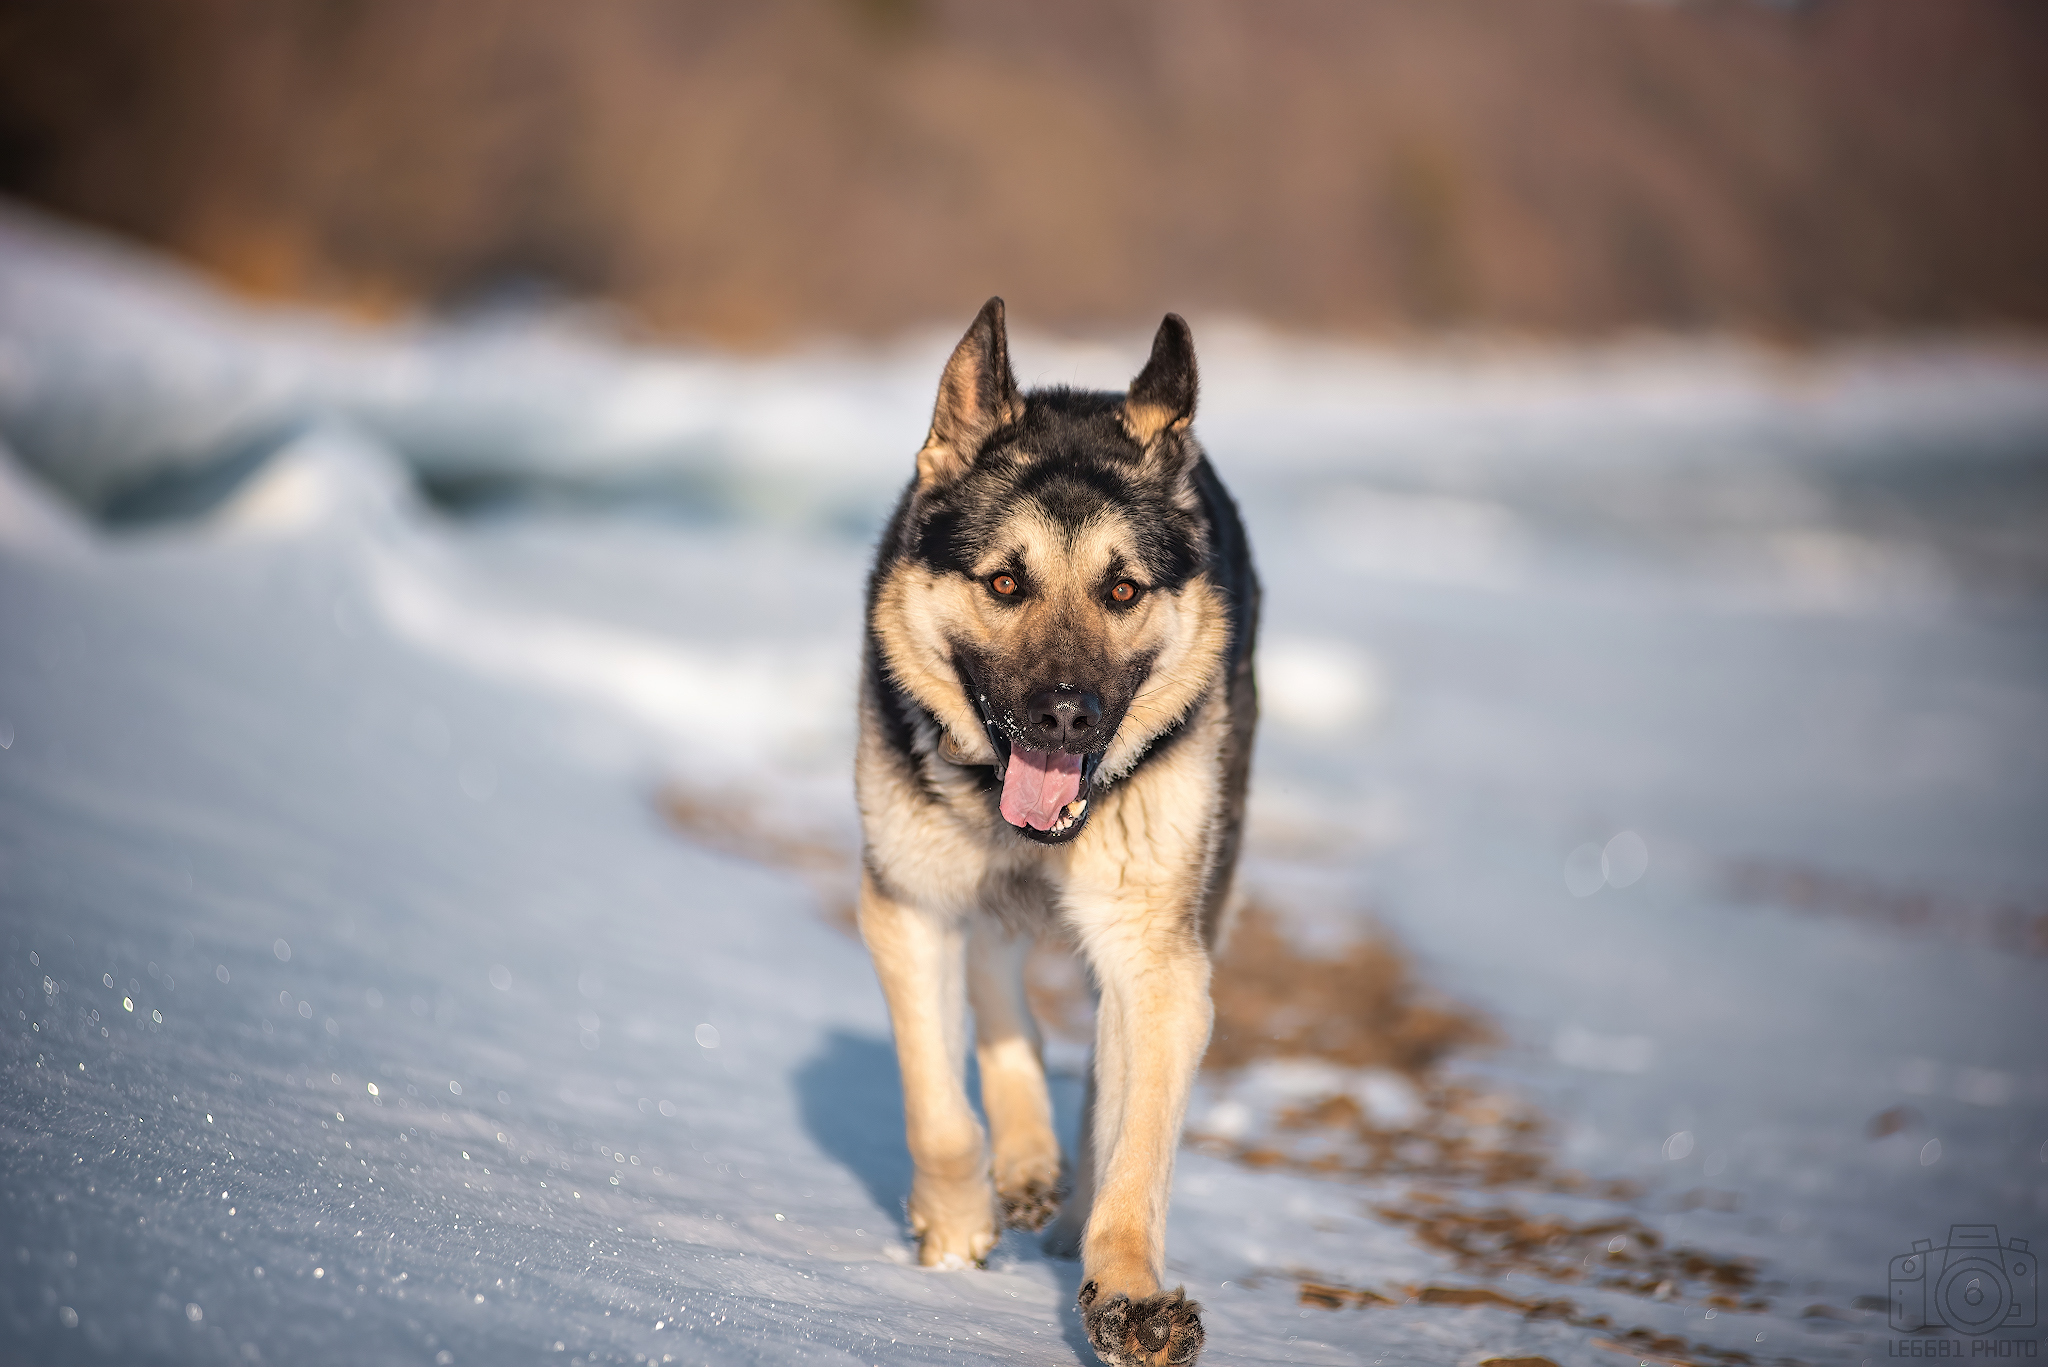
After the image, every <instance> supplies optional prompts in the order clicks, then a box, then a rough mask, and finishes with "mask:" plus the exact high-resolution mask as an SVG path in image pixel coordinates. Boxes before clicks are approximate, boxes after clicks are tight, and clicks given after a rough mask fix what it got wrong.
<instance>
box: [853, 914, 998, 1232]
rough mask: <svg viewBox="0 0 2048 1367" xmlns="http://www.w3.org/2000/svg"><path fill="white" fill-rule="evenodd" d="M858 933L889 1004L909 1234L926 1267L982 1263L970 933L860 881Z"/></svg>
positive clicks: (989, 1203)
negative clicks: (971, 1081)
mask: <svg viewBox="0 0 2048 1367" xmlns="http://www.w3.org/2000/svg"><path fill="white" fill-rule="evenodd" d="M860 934H861V938H862V939H863V940H865V941H866V942H867V946H868V953H869V955H870V956H872V957H873V959H874V961H875V974H876V976H877V977H879V978H880V979H881V980H882V994H883V996H885V997H887V998H888V1000H889V1019H890V1022H891V1023H892V1024H893V1025H894V1026H895V1030H896V1060H897V1063H898V1065H899V1066H900V1067H901V1069H902V1072H903V1128H904V1134H905V1138H906V1139H907V1140H908V1141H909V1144H910V1161H911V1163H912V1164H913V1165H914V1167H915V1169H916V1174H915V1176H914V1177H913V1178H912V1180H911V1187H910V1228H911V1232H912V1233H914V1234H916V1235H917V1238H918V1260H919V1261H920V1262H922V1263H923V1264H924V1265H925V1266H926V1267H965V1266H967V1265H968V1264H970V1263H979V1262H981V1261H982V1260H983V1259H984V1258H986V1257H987V1256H988V1252H989V1250H990V1249H992V1248H994V1247H995V1245H996V1238H997V1229H996V1218H995V1189H994V1187H993V1186H992V1185H991V1183H990V1181H989V1168H988V1150H987V1146H986V1145H985V1143H984V1142H983V1139H982V1133H981V1123H980V1122H979V1121H977V1120H976V1119H975V1118H974V1111H973V1108H972V1107H970V1106H969V1105H968V1103H967V1079H966V1064H967V1059H966V1054H967V1010H966V990H965V982H964V974H965V968H966V927H965V926H964V925H962V924H961V922H960V920H959V918H957V917H954V916H946V915H940V914H935V913H932V912H928V911H925V910H923V909H922V908H919V907H914V906H910V905H907V904H905V903H903V902H899V901H897V900H896V899H894V898H892V897H890V896H888V895H887V894H885V893H884V892H882V890H881V889H879V888H878V887H876V886H875V881H874V878H873V877H872V876H871V875H865V874H864V875H863V876H862V879H861V895H860Z"/></svg>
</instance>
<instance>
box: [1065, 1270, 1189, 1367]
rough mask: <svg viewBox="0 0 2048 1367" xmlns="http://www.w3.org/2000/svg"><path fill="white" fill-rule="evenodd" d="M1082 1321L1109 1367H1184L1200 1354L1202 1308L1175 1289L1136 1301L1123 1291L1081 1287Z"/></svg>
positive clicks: (1181, 1288) (1097, 1350)
mask: <svg viewBox="0 0 2048 1367" xmlns="http://www.w3.org/2000/svg"><path fill="white" fill-rule="evenodd" d="M1080 1303H1081V1322H1082V1323H1083V1324H1084V1325H1086V1326H1087V1329H1088V1342H1090V1343H1092V1344H1094V1345H1095V1353H1096V1356H1098V1357H1100V1358H1101V1359H1102V1360H1103V1361H1104V1362H1106V1363H1108V1364H1109V1367H1169V1364H1170V1365H1171V1367H1186V1364H1188V1363H1191V1362H1193V1361H1194V1360H1195V1358H1196V1357H1197V1356H1199V1355H1200V1354H1201V1351H1202V1337H1203V1335H1202V1307H1201V1306H1199V1305H1197V1304H1195V1303H1194V1302H1193V1301H1191V1300H1189V1299H1188V1293H1187V1288H1185V1287H1177V1288H1175V1289H1174V1290H1172V1291H1162V1292H1160V1293H1159V1294H1158V1295H1156V1296H1147V1297H1146V1298H1145V1299H1144V1300H1141V1301H1134V1300H1132V1299H1131V1298H1130V1297H1129V1296H1126V1295H1124V1294H1122V1293H1121V1292H1119V1293H1118V1294H1116V1295H1114V1296H1103V1295H1101V1294H1100V1293H1099V1292H1098V1290H1097V1287H1096V1284H1095V1283H1094V1282H1088V1283H1085V1284H1084V1285H1083V1286H1082V1287H1081V1295H1080Z"/></svg>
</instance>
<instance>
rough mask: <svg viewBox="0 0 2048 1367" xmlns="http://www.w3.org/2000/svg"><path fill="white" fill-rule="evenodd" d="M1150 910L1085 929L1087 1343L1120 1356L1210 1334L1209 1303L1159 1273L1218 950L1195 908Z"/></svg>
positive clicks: (1153, 1360)
mask: <svg viewBox="0 0 2048 1367" xmlns="http://www.w3.org/2000/svg"><path fill="white" fill-rule="evenodd" d="M1147 910H1149V909H1139V908H1131V909H1129V912H1128V913H1126V914H1125V915H1121V916H1115V917H1113V918H1106V919H1105V920H1104V921H1099V922H1097V923H1096V925H1095V926H1092V927H1089V926H1084V927H1083V933H1082V943H1083V946H1084V947H1085V948H1086V949H1087V951H1088V955H1089V961H1090V963H1091V965H1092V966H1093V968H1094V972H1095V978H1096V981H1097V982H1098V983H1099V984H1100V985H1101V992H1102V997H1101V1005H1100V1008H1099V1010H1098V1013H1097V1017H1096V1020H1097V1036H1096V1051H1095V1052H1096V1056H1095V1076H1096V1082H1097V1088H1098V1091H1097V1094H1096V1104H1095V1116H1094V1122H1095V1123H1094V1132H1093V1135H1092V1142H1093V1145H1094V1148H1095V1174H1096V1190H1095V1194H1094V1203H1093V1209H1092V1210H1091V1211H1090V1213H1089V1217H1088V1230H1087V1233H1086V1234H1085V1235H1084V1236H1083V1238H1082V1244H1081V1258H1082V1284H1081V1296H1080V1300H1081V1313H1082V1318H1083V1320H1084V1321H1085V1322H1086V1325H1087V1329H1088V1339H1089V1342H1091V1343H1092V1344H1094V1345H1095V1350H1096V1352H1097V1353H1099V1354H1100V1355H1101V1357H1102V1360H1103V1361H1104V1362H1107V1363H1110V1364H1113V1367H1159V1365H1160V1364H1167V1363H1173V1364H1183V1363H1188V1362H1192V1361H1193V1360H1194V1358H1195V1356H1196V1355H1197V1354H1198V1353H1199V1352H1200V1351H1201V1347H1202V1340H1203V1332H1202V1320H1201V1307H1199V1306H1197V1305H1195V1304H1194V1303H1193V1302H1191V1301H1189V1300H1188V1299H1187V1296H1186V1294H1185V1293H1184V1292H1183V1291H1180V1290H1174V1291H1165V1290H1162V1288H1161V1285H1160V1282H1161V1278H1162V1277H1163V1276H1164V1275H1165V1271H1166V1208H1167V1201H1168V1197H1169V1195H1170V1193H1171V1189H1172V1186H1173V1162H1174V1157H1175V1154H1176V1152H1177V1151H1178V1149H1179V1147H1180V1128H1181V1120H1182V1118H1183V1116H1184V1115H1185V1114H1186V1111H1187V1103H1188V1092H1189V1090H1190V1088H1191V1087H1192V1086H1193V1083H1194V1076H1195V1070H1196V1068H1197V1067H1199V1066H1200V1064H1201V1060H1202V1051H1203V1049H1204V1048H1205V1047H1207V1045H1208V1041H1209V1028H1210V1023H1211V1018H1212V1010H1211V1007H1210V1004H1209V959H1208V955H1207V954H1206V953H1205V952H1204V951H1203V949H1202V946H1201V944H1200V942H1199V940H1198V938H1197V936H1196V933H1195V928H1194V926H1193V925H1192V924H1191V923H1190V920H1189V918H1188V917H1186V916H1185V915H1181V916H1175V915H1172V914H1167V915H1159V914H1157V913H1154V914H1151V915H1147V914H1146V911H1147Z"/></svg>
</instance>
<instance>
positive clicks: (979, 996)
mask: <svg viewBox="0 0 2048 1367" xmlns="http://www.w3.org/2000/svg"><path fill="white" fill-rule="evenodd" d="M1030 952H1031V939H1030V937H1028V936H1023V935H1012V934H1010V933H1008V932H1007V931H1006V930H1005V929H1004V928H1003V926H1002V924H1001V923H1000V922H998V921H996V920H995V919H994V918H993V917H988V916H983V917H978V918H977V919H976V920H975V922H974V926H973V929H972V930H971V931H970V932H969V936H968V941H967V999H968V1001H969V1002H971V1003H972V1004H973V1006H974V1030H975V1056H976V1058H977V1060H978V1061H979V1062H980V1064H981V1105H982V1109H983V1110H984V1111H986V1112H987V1114H988V1125H989V1132H990V1133H989V1140H990V1145H991V1148H992V1149H993V1151H994V1158H995V1182H996V1198H997V1199H998V1200H999V1201H1001V1202H1002V1208H1003V1222H1004V1223H1005V1224H1008V1225H1011V1226H1013V1227H1015V1228H1017V1229H1043V1228H1044V1227H1045V1223H1046V1221H1048V1220H1050V1219H1051V1218H1052V1217H1053V1214H1054V1212H1055V1211H1057V1210H1058V1209H1059V1195H1060V1194H1059V1183H1060V1141H1059V1137H1058V1135H1056V1134H1055V1133H1054V1132H1053V1128H1052V1098H1051V1096H1050V1095H1048V1094H1047V1092H1046V1089H1045V1063H1044V1060H1043V1058H1042V1056H1041V1053H1040V1043H1039V1037H1038V1023H1037V1022H1036V1021H1035V1020H1033V1019H1032V1016H1031V1006H1030V1003H1029V1002H1028V1001H1026V1000H1025V996H1024V960H1025V957H1026V956H1027V955H1028V954H1029V953H1030Z"/></svg>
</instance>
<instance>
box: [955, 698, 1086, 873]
mask: <svg viewBox="0 0 2048 1367" xmlns="http://www.w3.org/2000/svg"><path fill="white" fill-rule="evenodd" d="M960 672H961V675H962V682H963V683H965V684H966V686H967V695H968V696H969V697H970V698H972V699H974V703H975V711H976V713H977V714H978V715H979V716H980V718H981V726H982V729H983V730H984V731H985V732H987V733H988V740H989V744H990V745H992V746H994V747H995V752H996V766H995V769H996V778H997V779H998V780H1000V781H1001V783H1002V785H1003V790H1002V799H1001V802H1000V804H999V805H1000V808H1001V811H1002V814H1003V820H1004V821H1006V822H1008V823H1009V824H1010V826H1012V827H1013V828H1014V829H1015V830H1016V831H1017V833H1018V834H1020V835H1022V836H1023V837H1024V838H1025V839H1027V840H1035V841H1037V842H1038V843H1039V844H1041V845H1058V844H1062V843H1064V842H1066V841H1069V840H1072V839H1073V838H1074V837H1075V836H1077V835H1079V834H1080V833H1081V827H1083V826H1084V825H1086V824H1087V822H1088V799H1089V795H1090V794H1091V793H1092V792H1093V791H1094V779H1095V771H1096V769H1097V768H1098V767H1099V766H1100V765H1101V763H1102V756H1101V755H1077V754H1073V753H1071V752H1070V751H1066V750H1020V749H1018V748H1016V747H1015V746H1013V745H1012V744H1011V743H1010V738H1009V736H1008V735H1007V734H1005V732H1004V730H1003V728H1002V727H1000V726H998V725H997V724H996V719H995V715H994V711H993V709H992V708H991V707H990V705H989V701H988V695H987V693H986V692H985V691H984V690H982V689H981V688H980V687H978V686H977V685H976V684H975V682H974V680H973V677H972V675H970V674H969V673H968V671H966V670H965V669H962V670H961V671H960Z"/></svg>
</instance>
